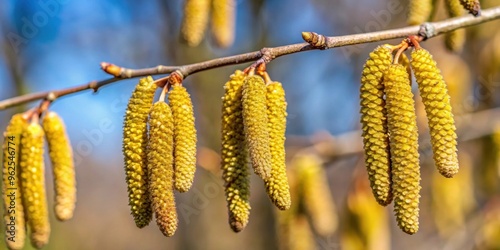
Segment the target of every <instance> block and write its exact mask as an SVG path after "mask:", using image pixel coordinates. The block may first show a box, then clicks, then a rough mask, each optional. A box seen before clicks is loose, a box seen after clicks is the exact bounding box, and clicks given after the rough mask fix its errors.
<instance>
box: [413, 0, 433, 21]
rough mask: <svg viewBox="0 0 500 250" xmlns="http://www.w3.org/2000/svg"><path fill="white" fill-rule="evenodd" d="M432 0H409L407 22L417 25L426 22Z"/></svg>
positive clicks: (430, 11)
mask: <svg viewBox="0 0 500 250" xmlns="http://www.w3.org/2000/svg"><path fill="white" fill-rule="evenodd" d="M432 8H433V4H432V0H410V7H409V9H408V21H407V22H408V24H409V25H417V24H422V23H424V22H427V20H428V19H429V16H430V15H431V13H432Z"/></svg>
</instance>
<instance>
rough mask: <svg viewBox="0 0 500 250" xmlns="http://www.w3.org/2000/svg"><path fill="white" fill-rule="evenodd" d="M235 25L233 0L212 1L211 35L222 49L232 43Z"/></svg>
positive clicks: (234, 4)
mask: <svg viewBox="0 0 500 250" xmlns="http://www.w3.org/2000/svg"><path fill="white" fill-rule="evenodd" d="M235 23H236V3H235V0H213V1H212V35H213V36H214V40H215V43H216V44H217V45H218V46H219V47H222V48H226V47H229V46H231V45H232V44H233V42H234V33H235Z"/></svg>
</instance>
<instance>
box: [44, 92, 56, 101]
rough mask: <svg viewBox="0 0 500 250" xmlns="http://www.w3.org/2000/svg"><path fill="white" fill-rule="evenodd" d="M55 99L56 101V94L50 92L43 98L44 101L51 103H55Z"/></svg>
mask: <svg viewBox="0 0 500 250" xmlns="http://www.w3.org/2000/svg"><path fill="white" fill-rule="evenodd" d="M56 99H57V95H56V93H54V91H51V92H50V93H49V94H48V95H47V97H45V100H47V101H50V102H53V101H55V100H56Z"/></svg>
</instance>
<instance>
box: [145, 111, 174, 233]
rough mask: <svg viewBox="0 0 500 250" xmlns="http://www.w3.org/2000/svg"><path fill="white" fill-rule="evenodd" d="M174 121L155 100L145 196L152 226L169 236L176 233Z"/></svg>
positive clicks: (168, 112)
mask: <svg viewBox="0 0 500 250" xmlns="http://www.w3.org/2000/svg"><path fill="white" fill-rule="evenodd" d="M173 151H174V121H173V117H172V111H171V110H170V107H169V106H168V104H166V103H165V102H163V101H159V102H157V103H155V104H154V105H153V107H152V108H151V113H150V118H149V145H148V175H149V195H150V197H151V204H152V207H153V211H154V213H155V216H156V224H157V225H158V227H159V228H160V231H161V232H162V233H163V235H165V236H167V237H170V236H172V235H174V233H175V231H176V230H177V222H178V220H177V211H176V210H175V197H174V156H173Z"/></svg>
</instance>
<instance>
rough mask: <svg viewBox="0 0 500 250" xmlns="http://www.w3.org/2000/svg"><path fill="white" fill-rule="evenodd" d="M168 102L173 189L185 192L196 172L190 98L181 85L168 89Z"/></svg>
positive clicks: (194, 132) (192, 112)
mask: <svg viewBox="0 0 500 250" xmlns="http://www.w3.org/2000/svg"><path fill="white" fill-rule="evenodd" d="M169 93H170V94H169V96H168V100H169V103H170V107H171V109H172V115H173V118H174V169H175V172H174V187H175V189H177V190H178V191H179V192H187V191H188V190H189V189H190V188H191V185H192V184H193V180H194V173H195V171H196V128H195V126H194V111H193V103H192V102H191V97H190V96H189V93H188V92H187V90H186V88H184V87H183V86H182V85H178V86H173V87H172V88H171V89H170V92H169Z"/></svg>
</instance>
